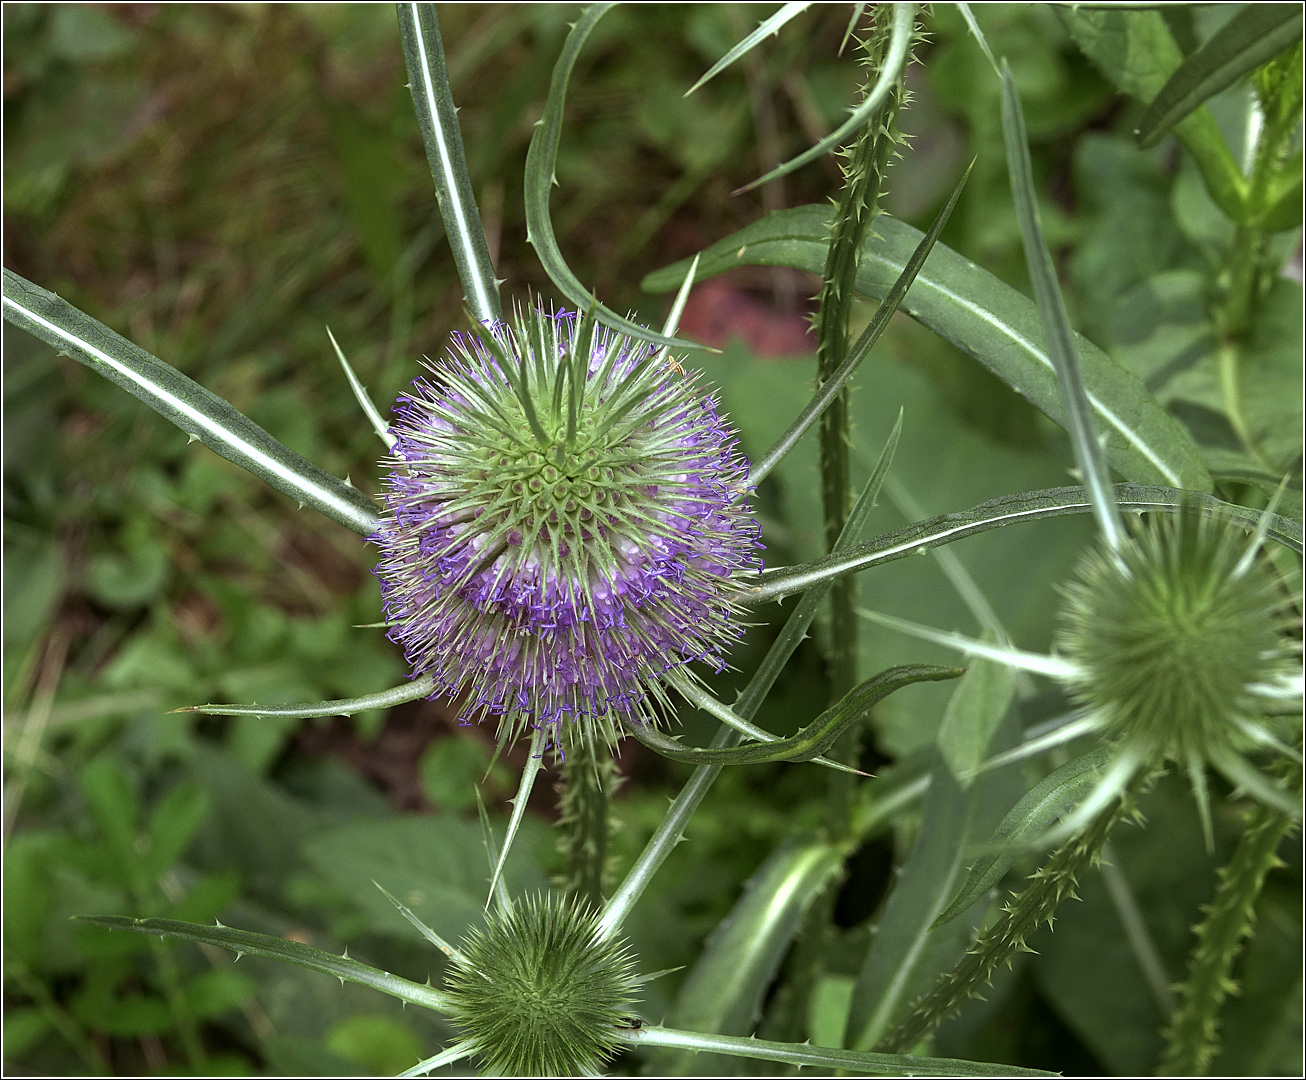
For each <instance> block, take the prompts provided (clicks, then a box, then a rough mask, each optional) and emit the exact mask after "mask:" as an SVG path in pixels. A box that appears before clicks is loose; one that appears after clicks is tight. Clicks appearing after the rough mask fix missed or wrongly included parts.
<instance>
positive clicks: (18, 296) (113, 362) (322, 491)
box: [4, 268, 378, 536]
mask: <svg viewBox="0 0 1306 1080" xmlns="http://www.w3.org/2000/svg"><path fill="white" fill-rule="evenodd" d="M4 313H5V319H6V320H7V321H9V322H11V323H13V324H14V325H15V326H17V327H20V328H21V329H23V330H26V331H27V332H28V333H29V334H31V335H32V336H33V337H36V338H39V339H40V340H41V341H44V342H45V343H46V344H47V345H50V346H51V347H53V348H55V349H58V350H59V351H60V352H63V353H66V354H67V355H69V356H71V357H72V358H73V359H74V360H76V361H78V362H79V363H82V364H85V365H86V366H87V367H88V368H90V369H91V370H92V371H94V372H96V373H97V374H99V375H103V376H104V377H105V378H106V379H108V380H109V381H110V382H114V383H117V384H118V385H119V386H121V387H122V388H123V389H124V390H126V391H127V392H128V393H129V394H131V395H133V396H134V397H137V398H139V399H140V400H141V401H143V402H144V403H145V404H146V405H148V406H149V407H150V408H151V409H153V410H154V411H155V412H157V413H158V414H159V415H160V416H162V417H164V418H165V419H167V420H171V421H172V422H173V423H174V424H176V425H177V426H178V427H179V428H181V430H182V431H184V432H186V433H187V434H188V435H191V436H193V437H194V438H195V439H198V440H199V441H200V442H202V443H203V444H204V445H205V446H207V447H208V448H209V449H210V450H212V451H213V452H214V453H216V454H219V455H220V456H222V457H224V458H226V459H227V460H228V461H232V462H235V464H237V465H239V466H240V467H241V468H243V469H247V470H248V471H250V472H251V473H253V474H254V475H255V476H257V477H258V478H259V479H260V480H263V481H264V482H265V483H267V484H269V485H270V486H271V487H274V488H276V489H277V490H278V491H280V492H282V493H283V494H285V495H289V496H290V497H291V498H292V499H294V500H296V501H297V502H299V503H302V504H303V505H305V506H311V507H312V508H313V509H314V510H317V511H318V512H319V513H321V514H325V515H326V516H327V517H329V518H330V519H331V520H332V521H336V522H339V523H340V524H341V525H344V526H346V527H347V528H350V529H353V530H354V531H355V532H357V533H361V534H362V535H363V536H370V535H372V533H374V532H375V531H376V526H377V522H378V507H377V505H376V504H375V503H374V502H372V500H371V499H369V498H368V497H367V496H366V495H364V494H363V493H362V492H361V491H359V490H358V489H357V488H355V487H353V486H351V485H349V484H346V483H345V482H344V481H343V480H339V479H337V478H336V477H334V476H332V475H331V474H330V473H328V472H326V471H325V470H323V469H320V468H318V467H317V466H316V465H314V464H313V463H312V462H311V461H309V460H307V459H306V458H303V457H300V456H299V455H298V454H296V453H295V452H294V451H293V450H291V449H289V448H288V447H286V446H283V445H282V444H281V443H280V442H278V441H277V440H276V439H274V438H273V437H272V436H271V435H269V434H268V433H267V432H266V431H264V430H263V429H262V428H261V427H259V426H258V425H257V424H255V423H254V422H253V421H252V420H250V419H249V417H247V416H245V415H244V414H243V413H241V412H239V411H238V410H237V409H235V408H233V407H232V406H231V405H230V404H228V403H227V402H226V401H224V400H223V399H222V398H220V397H218V395H217V394H214V393H212V392H211V391H209V390H205V389H204V387H202V386H200V384H199V383H197V382H195V381H194V380H193V379H190V378H187V377H186V376H185V375H183V374H182V373H181V372H180V371H178V370H177V369H176V368H175V367H173V366H172V365H171V364H165V363H164V362H163V361H162V360H159V359H158V358H156V357H154V356H151V355H150V354H149V353H147V352H146V351H145V350H144V349H142V348H141V347H140V346H138V345H134V344H132V343H131V342H130V341H128V340H127V339H126V338H124V337H122V336H121V335H119V334H116V333H114V332H113V331H112V330H110V329H109V328H108V327H107V326H105V325H104V324H103V323H101V322H98V321H97V320H95V319H92V318H91V317H90V316H89V315H87V314H86V313H85V312H82V311H79V310H78V309H77V308H75V307H73V305H72V304H70V303H68V302H67V301H66V300H63V299H62V298H60V297H58V296H56V295H55V294H54V293H52V292H47V291H46V290H45V289H42V288H41V287H40V286H38V285H33V284H32V283H31V282H30V281H28V280H26V279H25V278H22V277H20V276H19V275H18V274H15V273H14V272H13V271H12V270H9V269H8V268H6V269H5V272H4Z"/></svg>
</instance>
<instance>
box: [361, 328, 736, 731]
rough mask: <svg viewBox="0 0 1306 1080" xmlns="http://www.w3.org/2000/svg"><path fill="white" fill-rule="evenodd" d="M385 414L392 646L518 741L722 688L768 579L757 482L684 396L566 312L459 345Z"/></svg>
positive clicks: (720, 430) (697, 403)
mask: <svg viewBox="0 0 1306 1080" xmlns="http://www.w3.org/2000/svg"><path fill="white" fill-rule="evenodd" d="M428 366H429V367H430V369H431V371H432V373H433V375H434V378H425V377H423V378H419V379H417V380H416V381H415V382H414V383H413V386H412V388H411V389H410V390H409V392H408V393H407V394H406V395H403V396H401V397H400V399H399V402H398V404H397V405H396V407H395V423H394V426H393V427H392V428H391V431H392V432H393V434H394V435H395V436H396V437H397V439H398V442H397V443H396V445H395V447H394V451H393V456H392V457H391V458H390V459H389V465H390V468H391V471H390V474H389V476H388V477H387V478H386V481H385V486H386V493H385V501H386V505H387V507H388V509H389V513H388V514H387V516H386V517H385V519H384V521H383V524H382V525H381V528H380V529H379V531H378V533H377V535H376V536H375V537H374V540H375V541H376V543H378V544H379V545H380V547H381V559H380V562H379V564H378V567H377V575H378V577H379V578H380V579H381V594H382V597H383V599H384V601H385V610H386V619H387V622H388V623H389V624H390V631H389V633H390V637H391V639H392V640H394V641H396V642H398V643H399V644H400V645H402V646H403V648H404V652H405V654H406V656H407V657H408V662H409V663H410V664H411V665H412V668H413V672H414V674H415V675H429V676H431V677H432V678H433V679H434V681H435V685H436V693H437V695H444V696H454V695H457V694H460V693H463V692H466V694H467V697H466V706H465V708H464V715H465V716H466V715H469V714H471V713H475V712H482V711H483V712H486V713H489V714H492V715H496V716H498V717H499V720H500V724H501V726H502V728H503V729H504V730H507V731H508V732H510V733H512V734H516V733H517V732H518V731H520V730H521V729H522V728H523V727H525V726H527V725H530V726H535V727H545V728H546V729H548V730H549V734H550V736H551V738H552V739H553V740H554V741H555V742H556V741H557V740H558V739H559V737H560V736H561V735H562V734H563V732H564V731H565V732H566V733H567V734H568V736H569V737H571V736H573V735H579V736H580V737H581V738H583V739H585V740H586V741H589V740H592V739H593V738H594V737H595V736H596V735H602V737H604V738H605V739H607V740H609V741H613V740H615V739H616V738H617V737H619V727H618V725H619V723H620V722H621V721H623V720H628V721H633V722H637V723H650V722H654V721H655V720H656V719H657V715H658V711H659V710H658V705H659V703H660V702H662V701H664V700H665V691H664V690H663V689H662V686H661V682H660V678H661V677H662V676H663V675H665V674H666V673H667V672H669V671H670V670H671V669H673V668H681V667H684V666H685V665H687V664H689V663H691V662H693V661H703V662H705V663H707V664H708V665H709V666H711V667H713V668H714V669H716V670H720V669H721V668H723V667H724V666H725V661H724V658H723V654H724V652H725V651H726V650H727V649H728V648H729V647H730V645H731V644H732V643H733V642H734V641H735V640H736V639H737V638H738V637H739V635H740V632H741V624H740V622H739V618H738V616H739V610H738V605H737V596H738V590H739V583H738V579H739V578H741V577H743V576H744V575H746V574H748V573H750V572H752V571H755V570H757V569H759V568H760V565H761V563H760V558H759V555H758V549H759V548H760V547H761V544H760V543H759V540H758V532H759V530H758V526H757V523H756V521H755V519H754V518H753V516H752V514H751V512H750V511H749V509H748V506H747V495H748V493H747V491H746V488H745V484H746V477H747V474H748V464H747V462H746V461H745V460H744V457H743V455H742V454H741V453H740V450H739V446H738V442H737V439H736V436H735V433H734V431H733V429H732V428H731V427H730V425H729V424H728V423H727V422H726V421H725V420H724V419H723V418H722V417H721V416H720V415H719V414H718V412H717V408H716V403H715V402H714V401H713V400H712V398H711V397H709V396H708V395H707V394H705V393H704V391H703V389H702V388H701V386H700V384H699V382H698V379H697V377H695V376H686V375H685V374H684V372H683V370H682V369H681V368H680V367H679V365H678V364H676V363H675V362H674V361H672V360H670V359H669V358H667V357H666V355H665V354H661V353H659V352H658V350H657V349H656V348H655V347H654V346H651V345H649V344H647V343H645V342H638V341H634V340H632V339H630V338H627V337H625V336H623V335H620V334H616V333H612V332H610V331H608V330H606V329H604V328H601V327H596V326H594V325H593V324H592V323H582V321H580V320H578V319H577V318H576V316H575V315H574V314H572V313H569V312H560V313H558V314H556V315H549V314H547V313H545V312H540V311H531V312H528V313H524V314H523V313H521V312H518V313H517V315H516V317H515V319H514V321H513V323H512V324H511V325H509V324H506V323H502V324H499V325H496V326H493V327H489V326H485V327H477V328H476V330H475V331H474V333H473V334H472V335H463V334H455V335H454V341H453V346H452V348H451V350H450V352H449V354H448V355H447V356H446V357H445V358H444V359H443V360H442V361H440V362H439V363H436V364H431V365H428Z"/></svg>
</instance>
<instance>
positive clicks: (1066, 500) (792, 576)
mask: <svg viewBox="0 0 1306 1080" xmlns="http://www.w3.org/2000/svg"><path fill="white" fill-rule="evenodd" d="M1115 494H1116V502H1117V504H1118V505H1119V506H1120V508H1121V509H1122V510H1139V511H1143V510H1147V511H1169V512H1172V513H1177V512H1178V511H1179V509H1180V507H1181V506H1183V505H1184V503H1185V501H1187V502H1188V503H1190V504H1191V505H1192V506H1194V507H1196V508H1197V509H1198V510H1200V511H1202V512H1203V513H1206V514H1210V515H1212V516H1215V517H1227V518H1228V519H1229V520H1231V521H1233V522H1235V523H1237V524H1239V525H1241V526H1242V527H1244V528H1246V529H1247V531H1248V532H1251V531H1252V530H1253V529H1255V528H1256V524H1257V522H1258V521H1259V520H1260V518H1261V513H1260V512H1259V511H1256V510H1249V509H1247V508H1246V507H1244V506H1234V505H1233V504H1231V503H1226V502H1222V501H1221V500H1219V499H1217V498H1214V497H1213V496H1210V495H1202V494H1200V493H1198V492H1191V491H1177V490H1175V489H1174V488H1165V487H1153V486H1150V485H1146V484H1117V485H1116V486H1115ZM1090 510H1091V506H1090V505H1089V501H1088V497H1087V496H1086V495H1085V494H1084V489H1083V488H1081V487H1060V488H1045V489H1044V490H1042V491H1025V492H1021V493H1020V494H1018V495H1005V496H1003V497H1002V498H999V499H991V500H989V501H988V502H985V503H980V505H979V506H976V507H973V508H971V509H970V510H963V511H961V512H960V513H957V514H944V515H942V516H940V517H935V518H930V519H929V520H928V521H918V522H916V523H915V524H914V525H908V526H906V527H905V528H902V529H897V530H895V531H893V532H890V533H884V534H882V535H880V536H877V537H876V538H875V539H873V540H867V541H865V542H864V543H861V544H856V545H854V546H852V547H850V548H849V549H848V550H847V551H841V552H836V553H832V554H830V555H825V556H823V557H821V558H819V559H814V560H812V561H811V562H809V563H803V564H802V565H800V566H787V567H783V568H777V569H775V570H771V571H769V572H767V573H765V574H763V575H762V579H761V581H760V582H759V583H758V584H757V585H754V586H753V587H752V588H751V589H748V590H747V591H746V592H745V593H744V594H743V596H742V598H741V599H742V600H743V601H744V602H745V603H761V602H763V601H766V600H777V599H780V598H782V597H785V596H792V595H793V594H794V593H796V592H801V591H802V590H803V589H808V588H811V587H812V586H814V585H819V584H823V583H825V582H828V581H831V580H833V579H834V578H836V577H839V576H840V575H842V574H851V573H856V572H858V571H860V570H865V569H866V568H867V567H871V566H879V565H880V564H881V563H886V562H893V561H894V560H896V559H905V558H907V557H908V556H910V555H918V554H920V553H921V552H922V551H929V550H930V549H931V548H934V547H938V546H939V545H940V544H951V543H953V542H954V541H956V540H962V539H965V538H966V537H967V536H974V535H976V534H977V533H981V532H986V531H988V530H989V529H1000V528H1004V527H1005V526H1007V525H1014V524H1016V523H1017V522H1021V521H1036V520H1038V519H1040V518H1048V517H1060V516H1061V515H1063V514H1084V513H1088V512H1090ZM1269 536H1270V537H1271V538H1272V539H1273V540H1276V541H1278V542H1279V543H1281V544H1283V545H1285V546H1286V547H1290V548H1292V550H1293V551H1296V552H1297V553H1298V554H1301V553H1302V549H1303V544H1302V526H1301V525H1300V524H1298V523H1297V522H1295V521H1293V520H1291V519H1290V518H1285V517H1283V516H1281V515H1279V514H1276V515H1274V519H1273V521H1272V523H1271V525H1270V527H1269Z"/></svg>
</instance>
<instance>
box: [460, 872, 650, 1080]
mask: <svg viewBox="0 0 1306 1080" xmlns="http://www.w3.org/2000/svg"><path fill="white" fill-rule="evenodd" d="M461 952H462V956H461V958H459V959H457V960H455V962H454V964H453V967H452V970H451V971H450V973H449V975H448V976H447V977H446V982H445V992H446V993H447V994H448V997H449V1001H450V1013H451V1015H452V1017H453V1019H454V1022H455V1024H456V1025H457V1026H458V1028H459V1029H460V1031H461V1033H462V1036H463V1038H464V1040H465V1041H466V1042H467V1043H468V1044H469V1045H470V1046H471V1047H472V1048H473V1049H474V1050H475V1052H476V1053H477V1054H478V1055H479V1056H480V1057H481V1059H482V1060H483V1061H484V1063H485V1065H486V1067H487V1068H488V1069H489V1070H490V1071H491V1072H493V1073H495V1074H498V1075H502V1076H583V1075H591V1074H593V1073H594V1072H595V1071H596V1070H597V1069H599V1068H600V1067H601V1066H602V1064H603V1063H604V1062H605V1061H607V1060H608V1058H610V1057H611V1056H612V1055H613V1054H614V1053H616V1051H617V1050H618V1049H619V1048H620V1046H621V1045H622V1039H621V1033H622V1031H623V1030H624V1029H625V1028H626V1027H627V1026H628V1022H627V1021H626V1016H627V1014H628V1012H629V1007H630V1004H631V1002H632V1001H634V999H635V995H636V990H637V988H638V985H639V977H638V976H637V975H636V974H635V972H634V962H633V959H632V957H631V955H630V952H629V950H628V948H627V947H626V945H625V943H624V942H623V941H620V940H613V939H611V938H604V937H602V936H601V935H600V934H599V930H598V922H597V916H596V915H595V914H594V913H593V912H592V911H591V910H590V909H588V908H586V907H582V906H580V905H577V904H575V903H572V902H570V901H567V900H564V899H560V898H558V897H556V896H553V895H547V896H539V897H532V898H528V899H525V900H519V901H517V902H516V903H514V904H513V905H512V906H511V907H510V908H507V909H506V910H499V911H497V912H495V913H493V914H491V915H490V916H489V918H488V921H487V923H486V926H485V927H484V928H483V929H479V930H473V931H472V932H471V933H470V934H469V935H468V938H467V940H466V941H464V942H463V943H462V947H461Z"/></svg>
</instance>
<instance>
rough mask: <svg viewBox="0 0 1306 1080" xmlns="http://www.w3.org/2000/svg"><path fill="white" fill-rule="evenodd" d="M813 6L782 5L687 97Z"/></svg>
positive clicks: (706, 75)
mask: <svg viewBox="0 0 1306 1080" xmlns="http://www.w3.org/2000/svg"><path fill="white" fill-rule="evenodd" d="M811 6H812V5H811V4H808V3H789V4H782V5H781V7H780V10H779V11H777V12H776V13H775V14H774V15H772V16H771V17H770V18H767V19H763V20H762V22H761V23H760V24H759V25H758V27H757V29H756V30H754V31H753V32H752V33H751V34H749V35H748V36H747V37H745V38H744V39H743V40H742V41H739V42H738V43H737V44H736V45H735V46H734V47H733V48H731V50H730V51H729V52H727V53H726V54H725V56H723V57H721V59H720V60H718V61H717V62H716V63H715V64H713V65H712V66H711V67H710V68H708V69H707V72H706V73H705V74H704V75H703V77H702V78H701V79H699V80H698V82H696V83H695V84H694V85H693V86H691V87H690V88H689V89H688V90H686V91H685V97H689V95H690V94H692V93H693V92H694V91H695V90H697V89H698V88H699V87H700V86H702V85H703V84H704V83H705V82H707V81H709V80H710V79H714V78H716V77H717V76H718V75H720V74H721V72H723V71H725V69H726V68H728V67H729V66H730V65H731V64H733V63H734V62H735V61H736V60H738V59H739V58H740V57H742V56H745V55H747V54H748V53H749V52H751V51H752V50H753V49H755V48H756V47H757V46H758V45H759V44H761V42H763V41H764V40H765V39H766V38H769V37H771V36H772V35H774V34H778V33H780V29H781V27H783V26H784V25H785V23H787V22H789V21H790V20H791V19H795V18H797V17H798V16H799V15H801V14H802V13H803V12H804V11H806V10H807V9H808V8H809V7H811Z"/></svg>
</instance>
